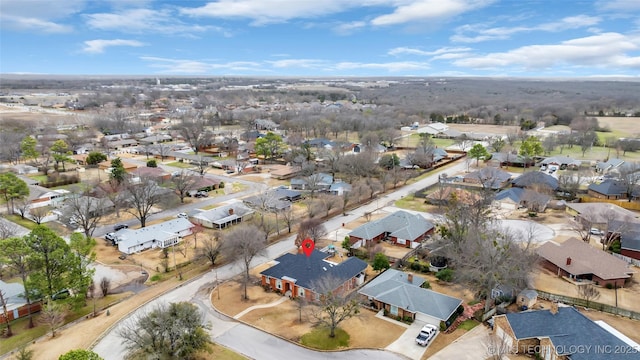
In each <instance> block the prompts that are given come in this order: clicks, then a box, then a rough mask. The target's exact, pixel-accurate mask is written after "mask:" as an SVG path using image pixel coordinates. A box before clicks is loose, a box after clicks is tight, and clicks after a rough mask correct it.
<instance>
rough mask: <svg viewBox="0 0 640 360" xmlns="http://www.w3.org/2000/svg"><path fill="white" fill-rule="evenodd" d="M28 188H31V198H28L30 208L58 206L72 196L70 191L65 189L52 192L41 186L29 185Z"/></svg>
mask: <svg viewBox="0 0 640 360" xmlns="http://www.w3.org/2000/svg"><path fill="white" fill-rule="evenodd" d="M27 187H28V188H29V196H27V201H28V202H29V208H36V207H41V206H54V207H55V206H58V205H59V204H60V203H62V202H63V201H64V199H65V197H67V196H68V195H69V194H70V192H69V190H65V189H56V190H51V189H48V188H46V187H42V186H39V185H27Z"/></svg>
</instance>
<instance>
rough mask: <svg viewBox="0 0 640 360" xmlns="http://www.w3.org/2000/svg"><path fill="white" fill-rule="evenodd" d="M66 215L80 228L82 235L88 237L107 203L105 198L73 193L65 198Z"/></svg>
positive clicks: (91, 234)
mask: <svg viewBox="0 0 640 360" xmlns="http://www.w3.org/2000/svg"><path fill="white" fill-rule="evenodd" d="M65 204H66V215H67V216H68V217H69V218H71V219H73V220H74V222H75V223H76V224H77V225H78V226H79V227H80V228H82V231H83V232H84V235H85V236H86V237H87V238H89V237H91V236H93V232H94V231H95V229H96V227H98V223H99V222H100V220H101V219H102V217H103V215H104V213H105V210H106V209H105V207H106V205H107V201H106V199H102V198H95V197H92V196H88V193H87V192H85V195H80V194H75V195H74V196H71V197H68V198H67V199H66V200H65Z"/></svg>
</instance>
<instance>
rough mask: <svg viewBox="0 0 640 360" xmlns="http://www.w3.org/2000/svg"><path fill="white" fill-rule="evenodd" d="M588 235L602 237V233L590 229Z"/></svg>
mask: <svg viewBox="0 0 640 360" xmlns="http://www.w3.org/2000/svg"><path fill="white" fill-rule="evenodd" d="M589 234H591V235H603V232H602V231H600V230H598V229H596V228H591V230H589Z"/></svg>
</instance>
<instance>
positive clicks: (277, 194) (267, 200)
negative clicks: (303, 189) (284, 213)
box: [243, 188, 302, 211]
mask: <svg viewBox="0 0 640 360" xmlns="http://www.w3.org/2000/svg"><path fill="white" fill-rule="evenodd" d="M301 198H302V195H301V194H300V193H299V192H298V191H295V190H288V189H280V188H279V189H275V190H269V191H268V192H266V193H264V194H260V195H254V196H250V197H248V198H245V199H244V200H243V201H244V203H245V204H246V205H247V206H249V207H252V208H254V209H260V210H269V211H281V210H286V209H289V208H290V207H291V202H292V201H297V200H300V199H301ZM290 199H291V200H290Z"/></svg>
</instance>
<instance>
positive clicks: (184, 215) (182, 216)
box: [176, 212, 189, 219]
mask: <svg viewBox="0 0 640 360" xmlns="http://www.w3.org/2000/svg"><path fill="white" fill-rule="evenodd" d="M176 217H179V218H183V219H186V218H188V217H189V215H187V213H184V212H181V213H180V214H178V215H176Z"/></svg>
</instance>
